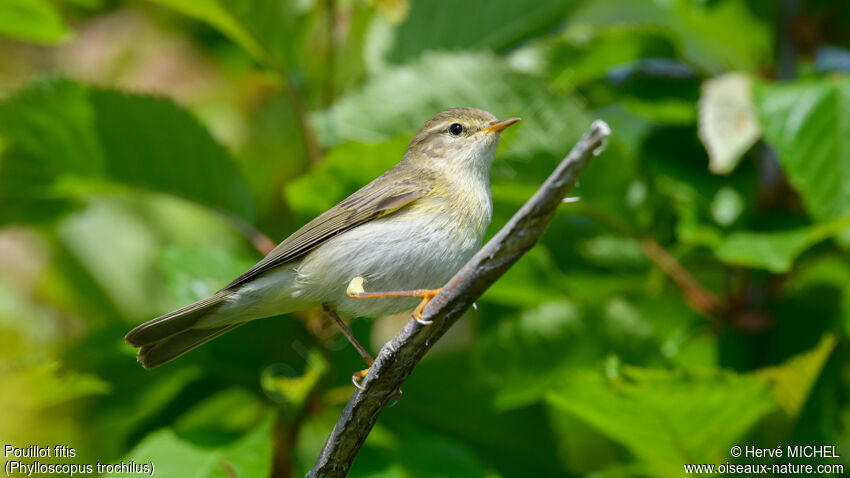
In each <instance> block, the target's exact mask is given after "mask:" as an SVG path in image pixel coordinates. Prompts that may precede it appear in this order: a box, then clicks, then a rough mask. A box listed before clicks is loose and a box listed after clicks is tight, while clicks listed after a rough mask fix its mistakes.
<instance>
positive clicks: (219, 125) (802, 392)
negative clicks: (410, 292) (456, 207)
mask: <svg viewBox="0 0 850 478" xmlns="http://www.w3.org/2000/svg"><path fill="white" fill-rule="evenodd" d="M0 35H2V37H0V38H1V39H0V58H2V61H0V98H2V102H0V204H1V205H0V329H2V333H0V383H2V385H3V386H2V391H0V410H2V415H3V418H2V420H0V441H2V442H3V443H11V444H16V445H18V446H26V445H29V444H34V443H38V444H67V445H70V446H73V447H74V448H76V450H77V452H78V457H77V459H76V460H75V461H78V462H93V461H97V460H100V461H103V462H112V463H115V462H118V461H120V460H122V459H123V460H125V461H126V460H130V459H132V460H136V461H137V462H145V463H147V462H148V461H153V462H154V464H155V465H156V472H157V476H166V477H169V476H174V477H184V476H199V477H200V476H204V477H206V476H220V477H224V476H240V477H260V476H269V475H274V476H280V477H286V476H303V475H304V473H305V472H306V471H307V470H309V468H310V467H311V465H312V463H313V460H314V459H315V458H316V456H317V454H318V451H319V449H320V448H321V446H322V444H323V442H324V440H325V438H326V437H327V435H328V433H329V431H330V429H331V427H332V425H333V423H334V421H335V419H336V417H337V416H338V414H339V412H340V410H341V408H342V406H343V405H344V403H345V402H346V401H347V399H348V397H349V396H350V395H351V393H352V387H351V385H350V384H349V377H350V374H351V372H352V371H354V370H357V369H359V368H361V363H360V362H359V358H358V357H357V354H356V352H355V351H354V350H353V349H352V348H351V347H349V346H348V345H347V344H346V342H345V339H344V338H343V337H342V336H341V335H340V334H339V333H338V332H337V331H336V330H335V328H334V327H333V325H332V324H331V323H329V321H328V320H326V319H325V318H323V317H322V315H321V314H320V312H318V311H307V312H304V313H299V314H296V315H293V316H287V317H283V318H277V319H274V320H263V321H258V322H255V323H252V324H249V325H247V326H245V327H242V328H240V329H239V330H237V331H235V332H233V333H230V334H228V335H226V336H224V337H222V338H220V339H217V340H216V341H214V342H212V343H210V344H208V345H206V346H204V347H202V348H201V349H199V350H197V351H195V352H193V353H191V354H189V355H187V356H186V357H183V358H181V359H180V360H178V361H176V362H174V363H172V364H169V365H167V366H164V367H162V368H160V369H157V370H155V371H144V370H142V369H141V367H139V366H138V365H137V364H136V363H135V360H134V351H133V350H132V349H131V348H130V347H128V346H126V345H125V344H124V343H123V336H124V334H125V333H126V332H127V331H128V330H129V329H130V328H131V327H132V326H134V325H136V324H138V323H141V322H142V321H145V320H148V319H150V318H152V317H154V316H156V315H158V314H160V313H164V312H167V311H169V310H171V309H174V308H176V307H178V306H181V305H184V304H186V303H188V302H190V301H192V300H194V299H197V298H200V297H204V296H206V295H208V294H210V293H211V292H213V291H215V290H217V289H218V288H219V287H221V286H223V285H225V284H226V283H227V282H229V280H230V279H231V278H232V277H234V276H235V275H237V274H238V273H240V272H241V271H242V270H243V269H244V268H246V267H247V266H249V265H251V264H252V263H253V262H254V261H256V260H258V259H259V258H260V257H261V254H260V253H259V252H258V250H257V249H258V248H259V249H262V248H264V247H267V246H268V240H267V239H265V236H267V237H268V238H271V239H272V240H274V241H279V240H281V239H283V238H284V237H286V235H287V234H289V233H290V232H292V231H294V230H295V229H296V228H297V227H298V226H299V225H301V224H303V223H304V222H306V221H307V220H309V219H310V218H312V217H313V216H314V215H316V214H318V213H320V212H321V211H323V210H324V209H325V208H327V207H329V206H331V205H332V204H334V203H335V202H336V201H338V200H340V199H341V198H343V197H345V196H346V195H347V194H349V193H351V192H353V191H354V190H355V189H357V188H358V187H359V186H361V185H363V184H365V183H366V182H368V181H369V180H371V179H372V178H373V177H375V176H377V175H378V174H380V173H381V172H383V171H384V170H385V169H387V168H389V167H390V166H391V165H393V164H394V163H395V162H396V161H397V160H398V159H399V158H400V156H401V154H402V153H403V151H404V148H405V145H406V141H407V140H408V139H409V137H410V136H411V134H412V133H413V131H415V129H416V128H417V127H418V126H419V125H420V124H421V123H422V122H423V121H424V120H425V119H427V118H428V117H430V116H431V115H432V114H433V113H435V112H437V111H438V110H440V109H443V108H446V107H453V106H475V107H479V108H484V109H488V110H490V111H492V112H493V113H495V114H496V115H498V116H500V117H507V116H522V117H523V121H522V122H521V123H520V124H518V125H517V126H516V127H514V128H511V129H510V130H508V131H507V132H506V133H505V134H504V138H503V142H502V145H501V146H500V148H499V154H498V157H499V159H497V162H496V163H495V164H494V166H493V173H492V178H493V179H492V183H493V184H492V188H493V197H494V202H495V217H494V220H493V224H492V226H491V227H490V233H491V234H492V233H493V232H494V231H496V230H498V228H499V227H500V226H501V225H502V224H503V223H504V222H505V221H506V220H507V218H509V217H510V215H511V214H513V212H514V211H515V210H516V209H517V208H518V207H519V206H520V205H521V204H522V203H523V202H524V201H525V200H526V199H527V198H528V197H529V196H530V195H531V194H532V192H533V191H534V190H535V189H536V188H537V186H538V185H539V184H540V182H541V181H542V180H543V178H545V176H546V175H547V174H548V173H549V172H550V171H551V169H552V168H553V167H554V165H555V164H557V162H558V161H559V160H560V159H561V157H562V156H563V155H564V154H565V153H566V152H567V151H568V150H569V148H570V147H571V145H572V144H573V142H574V141H575V140H576V139H577V137H578V136H579V135H580V134H581V133H582V132H583V131H584V130H585V129H586V127H587V126H588V125H589V123H590V121H591V120H592V119H594V118H603V119H605V120H606V121H608V122H609V123H610V124H611V126H612V129H613V136H612V138H611V141H610V144H609V147H608V149H607V151H606V152H605V154H604V155H603V156H601V157H599V158H598V159H597V160H596V161H595V163H594V164H592V166H591V167H590V168H589V170H588V171H587V172H586V173H585V174H584V175H583V176H582V178H581V184H580V186H579V188H578V189H577V190H576V191H575V193H576V194H577V195H580V196H581V200H580V201H579V202H577V203H572V204H565V205H564V206H562V211H561V212H560V214H559V215H558V216H557V217H556V218H555V220H554V222H553V224H552V225H551V226H550V228H549V230H548V232H547V233H546V235H545V236H544V238H543V240H542V241H541V243H540V244H539V245H538V246H537V247H536V248H535V249H534V250H533V251H531V253H529V254H528V255H527V256H526V257H524V258H523V259H522V260H521V261H520V262H519V263H518V264H517V265H516V266H515V267H514V268H513V269H511V270H510V271H509V272H508V273H507V274H506V275H505V277H504V278H503V279H501V280H500V281H499V282H498V283H497V284H496V285H495V286H494V287H493V288H492V289H491V290H490V291H488V292H487V294H486V295H485V296H484V297H483V298H482V299H481V300H480V302H479V309H478V312H477V313H471V314H469V315H468V316H467V317H466V318H465V319H464V320H463V321H461V323H459V324H458V326H457V327H456V329H455V330H454V331H453V333H452V334H451V335H450V336H447V337H446V339H445V340H444V343H442V344H441V345H440V347H438V349H435V350H434V351H433V353H432V354H430V355H429V357H428V359H427V360H426V361H425V362H423V363H422V364H421V366H420V367H418V368H417V369H416V371H415V373H414V374H413V375H412V376H411V378H410V379H409V381H408V382H407V383H406V384H405V387H404V391H405V394H404V398H403V399H402V401H401V403H400V404H399V405H398V406H397V407H396V408H393V409H391V410H388V411H387V412H386V413H385V414H384V415H383V416H382V417H381V420H380V422H379V424H378V426H377V427H376V429H375V430H374V431H373V433H372V434H371V436H370V437H369V439H368V441H367V442H366V444H365V446H364V448H363V450H362V452H361V454H360V456H359V458H358V459H357V461H356V463H355V466H354V469H353V471H352V476H357V477H364V476H370V477H378V476H380V477H437V476H441V477H443V476H445V477H449V476H451V477H454V476H463V477H475V476H482V477H483V476H487V477H494V476H504V477H518V476H582V475H589V474H592V475H594V476H598V477H620V476H681V475H682V465H683V464H684V463H691V462H715V463H724V462H726V461H727V460H732V461H739V462H744V463H753V462H754V461H756V460H753V459H749V460H747V459H744V460H734V459H732V458H731V457H730V456H729V452H728V451H729V448H730V446H731V445H734V444H740V445H747V444H749V445H756V446H760V447H775V446H777V445H786V444H805V445H814V444H827V445H830V444H832V445H836V446H837V447H838V450H839V452H840V454H841V455H842V458H841V460H840V461H831V462H833V463H835V462H843V463H845V464H850V461H848V457H850V435H848V427H850V385H848V383H850V362H848V354H850V336H848V334H850V257H848V249H850V229H848V225H850V79H848V75H847V71H848V70H850V49H848V48H850V6H848V5H847V3H846V2H842V1H840V0H819V1H810V2H802V1H794V0H789V1H783V2H759V1H755V0H752V1H746V0H718V1H712V0H704V1H687V0H668V1H654V2H653V1H649V0H626V1H614V0H597V1H592V2H591V1H566V2H565V1H554V0H538V1H535V2H518V1H515V0H474V1H466V2H458V1H449V0H428V1H425V0H415V1H413V2H411V3H410V4H408V2H407V1H405V0H371V1H367V0H359V1H357V0H322V1H319V0H277V1H271V0H153V1H149V2H145V1H141V0H139V1H128V2H123V1H118V0H0ZM260 231H261V232H260ZM263 234H265V236H263ZM255 246H256V247H255ZM405 320H406V318H404V317H401V318H395V319H393V318H387V319H380V320H376V321H372V320H360V321H356V322H355V323H354V330H355V333H356V334H357V335H358V336H360V337H363V338H368V337H371V340H370V342H371V348H372V349H373V350H377V349H378V348H379V347H380V346H381V344H382V343H383V342H384V341H385V340H386V339H387V338H388V337H389V336H391V335H393V334H394V333H395V332H396V331H397V330H398V329H399V327H401V324H403V322H404V321H405ZM767 461H768V462H770V460H767ZM779 461H781V462H785V461H787V460H779ZM808 462H811V460H809V461H808Z"/></svg>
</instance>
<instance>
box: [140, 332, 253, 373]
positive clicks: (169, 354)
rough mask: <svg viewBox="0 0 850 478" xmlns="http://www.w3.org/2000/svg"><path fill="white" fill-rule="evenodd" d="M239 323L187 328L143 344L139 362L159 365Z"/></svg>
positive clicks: (152, 366)
mask: <svg viewBox="0 0 850 478" xmlns="http://www.w3.org/2000/svg"><path fill="white" fill-rule="evenodd" d="M240 325H242V324H241V323H239V324H230V325H225V326H223V327H217V328H215V329H189V330H186V331H184V332H180V333H178V334H175V335H173V336H171V337H168V338H167V339H165V340H162V341H160V342H156V343H154V344H150V345H143V346H142V348H141V349H139V356H138V360H139V363H141V364H142V367H144V368H146V369H151V368H154V367H159V366H160V365H162V364H164V363H166V362H169V361H171V360H173V359H175V358H177V357H179V356H181V355H183V354H184V353H186V352H188V351H190V350H192V349H194V348H195V347H198V346H200V345H203V344H205V343H207V342H209V341H210V340H212V339H214V338H216V337H218V336H219V335H221V334H223V333H225V332H229V331H230V330H233V329H235V328H236V327H239V326H240Z"/></svg>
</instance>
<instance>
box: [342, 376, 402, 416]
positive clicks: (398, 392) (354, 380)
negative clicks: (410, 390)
mask: <svg viewBox="0 0 850 478" xmlns="http://www.w3.org/2000/svg"><path fill="white" fill-rule="evenodd" d="M368 373H369V369H368V368H367V369H364V370H360V371H358V372H354V373H353V374H351V383H353V384H354V386H355V387H357V389H358V390H360V391H363V392H365V391H366V387H364V386H363V385H362V384H361V383H360V381H361V380H363V379H364V378H366V375H367V374H368ZM403 393H404V392H402V391H401V388H399V389H398V390H396V391H395V395H394V398H393V403H392V405H390V408H392V407H394V406H396V405H398V401H399V400H401V395H402V394H403Z"/></svg>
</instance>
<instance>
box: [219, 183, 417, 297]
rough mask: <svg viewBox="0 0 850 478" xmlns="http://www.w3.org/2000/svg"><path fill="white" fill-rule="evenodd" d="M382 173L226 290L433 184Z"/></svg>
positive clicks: (396, 206)
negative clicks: (394, 177) (395, 178)
mask: <svg viewBox="0 0 850 478" xmlns="http://www.w3.org/2000/svg"><path fill="white" fill-rule="evenodd" d="M391 172H392V171H390V172H388V173H385V174H384V175H383V176H381V177H379V178H377V179H376V180H374V181H372V182H371V183H369V184H367V185H366V186H364V187H363V188H362V189H360V190H359V191H357V192H356V193H354V194H352V195H351V196H349V197H348V198H346V199H345V200H343V201H342V202H341V203H339V204H337V205H336V206H334V207H332V208H331V209H328V210H327V211H325V212H324V213H323V214H322V215H321V216H319V217H317V218H315V219H313V220H312V221H310V222H308V223H307V224H305V225H304V227H302V228H301V229H299V230H297V231H295V233H294V234H292V235H291V236H289V237H288V238H286V239H285V240H284V241H283V242H281V243H280V244H278V246H277V247H275V248H274V249H273V250H272V251H271V252H270V253H269V254H268V255H267V256H266V257H265V258H263V260H261V261H260V262H258V263H256V264H255V265H254V266H253V267H251V268H250V269H248V270H247V271H245V273H243V274H242V275H241V276H239V277H237V278H236V280H234V281H233V282H231V283H230V284H229V285H228V286H227V287H226V288H225V289H230V288H232V287H235V286H238V285H240V284H243V283H245V282H246V281H248V280H250V279H253V278H254V277H257V276H258V275H260V274H262V273H264V272H266V271H268V270H270V269H273V268H275V267H277V266H279V265H281V264H285V263H287V262H289V261H292V260H294V259H297V258H299V257H301V256H302V255H304V254H306V253H307V252H309V251H311V250H312V249H314V248H315V247H317V246H319V245H320V244H322V243H323V242H325V241H326V240H328V239H330V238H331V237H333V236H335V235H337V234H340V233H342V232H345V231H347V230H349V229H352V228H354V227H356V226H358V225H360V224H363V223H365V222H368V221H370V220H372V219H376V218H379V217H382V216H386V215H387V214H391V213H393V212H395V211H397V210H399V209H401V208H402V207H404V206H406V205H408V204H410V203H411V202H413V201H415V200H417V199H419V198H421V197H422V196H424V195H426V194H428V192H429V191H430V190H431V188H432V186H431V185H432V184H433V182H432V181H430V180H429V178H428V177H427V176H425V177H421V176H422V175H421V174H420V175H417V176H420V177H417V178H416V179H403V180H393V179H391V177H392V175H391V174H390V173H391Z"/></svg>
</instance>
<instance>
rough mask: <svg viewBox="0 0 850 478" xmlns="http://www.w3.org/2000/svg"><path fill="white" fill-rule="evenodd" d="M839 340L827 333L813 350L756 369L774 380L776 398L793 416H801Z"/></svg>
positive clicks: (770, 382)
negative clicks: (771, 365)
mask: <svg viewBox="0 0 850 478" xmlns="http://www.w3.org/2000/svg"><path fill="white" fill-rule="evenodd" d="M836 343H837V340H836V339H835V336H834V335H832V334H827V335H825V336H824V337H823V339H821V341H820V343H819V344H818V345H817V347H815V348H813V349H812V350H809V351H808V352H804V353H801V354H800V355H797V356H795V357H792V358H790V359H788V360H787V361H786V362H785V363H783V364H781V365H778V366H776V367H766V368H763V369H760V370H758V371H757V372H756V376H757V377H759V378H762V379H764V380H765V381H766V382H767V383H769V384H770V386H771V387H772V388H773V394H774V396H775V397H776V401H777V402H778V403H779V405H780V406H781V407H782V409H783V410H785V413H787V414H788V415H789V416H791V417H797V416H798V415H799V414H800V411H802V409H803V405H805V404H806V400H807V399H808V398H809V392H811V390H812V387H813V386H814V384H815V382H816V381H817V379H818V377H819V376H820V373H821V370H822V369H823V366H824V365H826V361H827V359H829V356H830V355H831V354H832V351H833V349H834V348H835V345H836Z"/></svg>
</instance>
